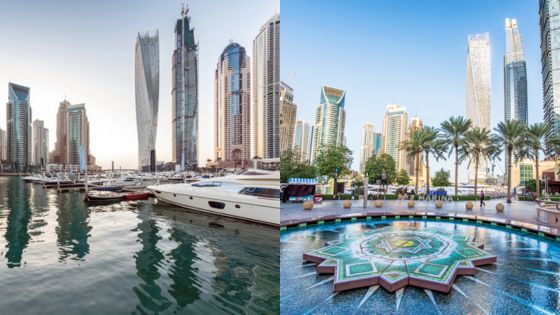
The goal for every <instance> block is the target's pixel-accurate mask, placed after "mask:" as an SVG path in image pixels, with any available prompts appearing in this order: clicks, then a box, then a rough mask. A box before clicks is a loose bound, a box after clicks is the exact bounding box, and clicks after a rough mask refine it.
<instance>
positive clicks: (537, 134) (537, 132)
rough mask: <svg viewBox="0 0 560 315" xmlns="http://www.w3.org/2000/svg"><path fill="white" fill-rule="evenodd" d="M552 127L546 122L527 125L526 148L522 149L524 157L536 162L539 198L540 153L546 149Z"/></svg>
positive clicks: (538, 194) (538, 193)
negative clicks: (546, 139)
mask: <svg viewBox="0 0 560 315" xmlns="http://www.w3.org/2000/svg"><path fill="white" fill-rule="evenodd" d="M550 130H551V128H550V125H548V124H547V123H544V122H540V123H534V124H532V125H530V126H527V131H526V132H525V137H524V144H525V146H524V148H523V150H522V151H521V154H520V155H521V157H522V158H528V159H530V160H532V161H533V162H534V163H535V171H536V173H535V182H536V184H537V189H536V190H537V198H539V196H540V193H541V189H540V178H539V174H540V173H539V153H540V152H541V151H542V152H543V153H544V151H545V146H546V143H545V137H546V135H548V134H549V132H550Z"/></svg>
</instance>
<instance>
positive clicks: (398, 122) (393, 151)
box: [381, 104, 408, 172]
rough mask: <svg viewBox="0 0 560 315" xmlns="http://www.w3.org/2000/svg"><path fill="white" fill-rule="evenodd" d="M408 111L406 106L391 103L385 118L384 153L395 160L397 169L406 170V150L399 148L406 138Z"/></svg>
mask: <svg viewBox="0 0 560 315" xmlns="http://www.w3.org/2000/svg"><path fill="white" fill-rule="evenodd" d="M407 125H408V113H407V112H406V108H404V107H401V106H399V105H398V104H389V105H387V108H386V110H385V118H384V119H383V149H382V150H381V151H382V153H386V154H389V155H390V156H392V157H393V159H394V160H395V166H396V167H395V169H396V170H397V172H398V171H400V170H406V168H407V164H406V152H405V151H404V150H401V149H400V148H399V146H400V143H401V142H403V141H405V140H406V133H407Z"/></svg>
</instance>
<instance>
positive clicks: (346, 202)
mask: <svg viewBox="0 0 560 315" xmlns="http://www.w3.org/2000/svg"><path fill="white" fill-rule="evenodd" d="M342 206H343V207H344V209H349V208H350V207H352V201H350V200H344V201H343V202H342Z"/></svg>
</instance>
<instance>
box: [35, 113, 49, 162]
mask: <svg viewBox="0 0 560 315" xmlns="http://www.w3.org/2000/svg"><path fill="white" fill-rule="evenodd" d="M32 153H33V154H32V157H33V158H32V163H33V165H36V166H41V167H45V166H46V165H47V163H48V154H49V129H47V128H45V122H44V121H42V120H39V119H35V120H34V121H33V149H32Z"/></svg>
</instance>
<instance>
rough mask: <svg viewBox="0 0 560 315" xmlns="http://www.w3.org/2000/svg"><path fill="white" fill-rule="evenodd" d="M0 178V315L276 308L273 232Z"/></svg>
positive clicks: (261, 310) (165, 207)
mask: <svg viewBox="0 0 560 315" xmlns="http://www.w3.org/2000/svg"><path fill="white" fill-rule="evenodd" d="M82 200H83V193H78V192H73V193H63V194H57V193H56V191H55V190H45V189H43V188H42V187H41V186H40V185H34V184H24V183H23V181H22V180H21V178H18V177H12V178H8V177H0V296H1V298H0V314H38V313H41V314H153V313H172V314H174V313H176V314H201V313H205V314H235V313H259V314H261V313H278V312H279V277H280V275H279V234H278V230H277V229H274V228H269V227H264V226H259V225H253V224H246V223H242V222H238V221H233V220H228V219H224V218H218V217H213V216H205V215H201V214H195V213H189V212H185V211H183V210H181V209H180V208H177V207H173V206H168V205H164V204H162V203H159V204H155V205H154V204H152V203H150V202H135V203H127V202H122V203H119V204H113V205H105V206H95V207H88V206H87V205H85V204H84V202H83V201H82Z"/></svg>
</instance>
